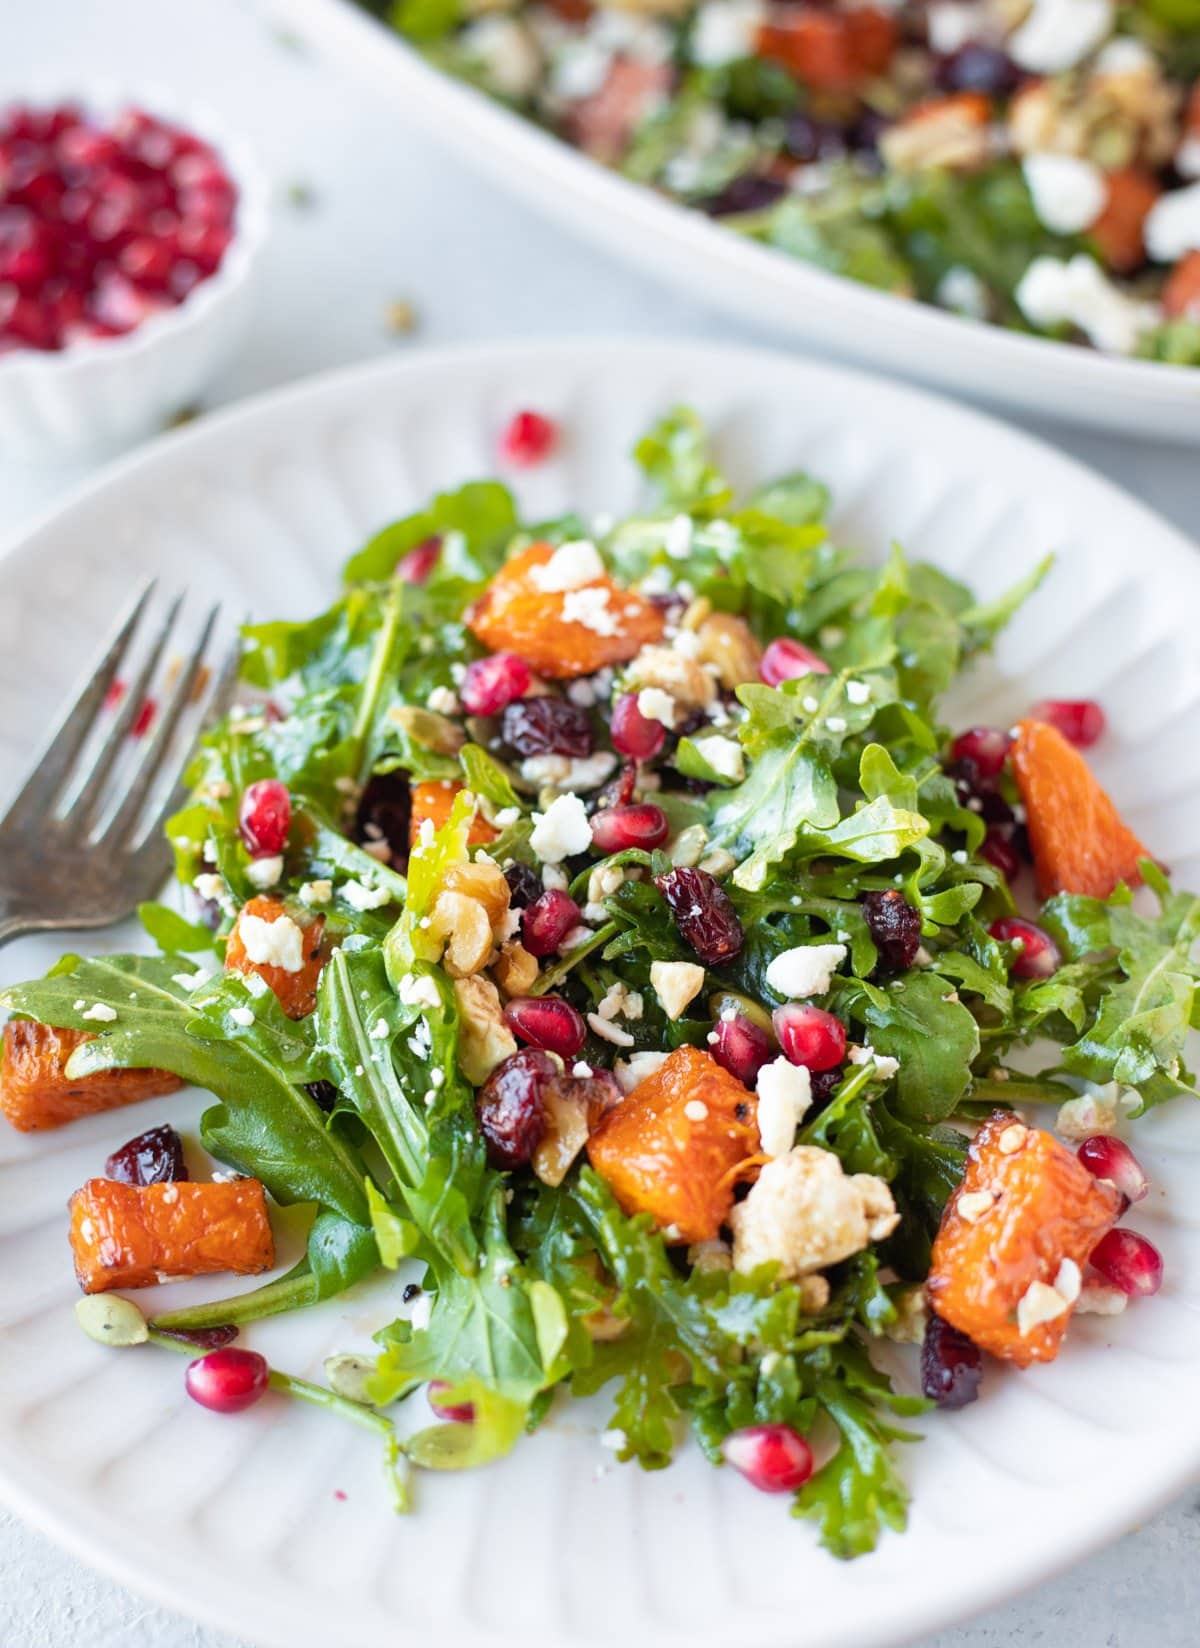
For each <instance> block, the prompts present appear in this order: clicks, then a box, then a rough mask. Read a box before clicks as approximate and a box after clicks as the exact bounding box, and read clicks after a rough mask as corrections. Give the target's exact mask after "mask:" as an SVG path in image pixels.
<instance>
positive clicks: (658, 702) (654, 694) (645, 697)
mask: <svg viewBox="0 0 1200 1648" xmlns="http://www.w3.org/2000/svg"><path fill="white" fill-rule="evenodd" d="M637 707H638V709H639V710H640V712H641V713H642V714H643V715H644V716H645V717H646V720H647V721H661V722H662V724H663V726H664V727H673V726H674V725H675V700H674V699H673V698H672V697H671V694H670V693H669V692H664V691H663V689H662V688H661V687H643V688H642V690H641V692H639V693H638V696H637Z"/></svg>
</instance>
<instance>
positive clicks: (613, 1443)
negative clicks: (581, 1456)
mask: <svg viewBox="0 0 1200 1648" xmlns="http://www.w3.org/2000/svg"><path fill="white" fill-rule="evenodd" d="M600 1446H601V1447H602V1448H608V1449H610V1450H611V1451H612V1452H613V1453H620V1452H621V1450H622V1448H624V1447H625V1432H624V1431H622V1430H618V1429H617V1428H616V1427H615V1426H614V1428H613V1429H612V1430H608V1431H601V1433H600Z"/></svg>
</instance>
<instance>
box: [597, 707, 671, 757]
mask: <svg viewBox="0 0 1200 1648" xmlns="http://www.w3.org/2000/svg"><path fill="white" fill-rule="evenodd" d="M608 732H609V737H610V738H611V739H612V746H613V749H614V750H616V752H617V754H618V755H627V756H629V757H630V758H631V760H634V761H650V760H652V759H653V757H654V756H656V755H657V754H658V752H659V751H660V750H661V749H662V747H663V743H664V741H665V739H666V736H667V729H666V728H665V727H664V726H663V724H662V722H661V721H654V720H651V718H650V717H649V716H648V715H643V714H642V712H641V710H640V708H639V707H638V695H637V693H636V692H626V693H622V695H621V697H620V698H618V699H617V701H616V703H615V704H614V705H613V712H612V720H611V722H610V723H609V728H608Z"/></svg>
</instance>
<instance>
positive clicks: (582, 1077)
mask: <svg viewBox="0 0 1200 1648" xmlns="http://www.w3.org/2000/svg"><path fill="white" fill-rule="evenodd" d="M438 1074H439V1075H440V1074H441V1072H440V1071H439V1072H438ZM571 1074H572V1075H573V1076H574V1077H575V1079H576V1081H587V1079H588V1078H589V1077H590V1076H591V1074H592V1067H591V1065H590V1064H589V1063H588V1062H587V1060H586V1059H576V1061H575V1063H574V1064H573V1065H572V1066H571Z"/></svg>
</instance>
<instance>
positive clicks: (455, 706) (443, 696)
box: [425, 687, 462, 715]
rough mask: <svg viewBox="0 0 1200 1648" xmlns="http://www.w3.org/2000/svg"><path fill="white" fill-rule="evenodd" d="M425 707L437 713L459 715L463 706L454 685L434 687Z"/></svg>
mask: <svg viewBox="0 0 1200 1648" xmlns="http://www.w3.org/2000/svg"><path fill="white" fill-rule="evenodd" d="M425 707H426V709H430V710H433V712H434V713H435V714H436V715H457V714H458V712H459V710H460V709H461V708H462V706H461V705H460V704H459V701H458V694H457V693H456V692H455V691H454V690H453V688H452V687H434V689H433V691H432V692H431V693H430V694H429V697H428V698H427V699H426V700H425Z"/></svg>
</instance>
